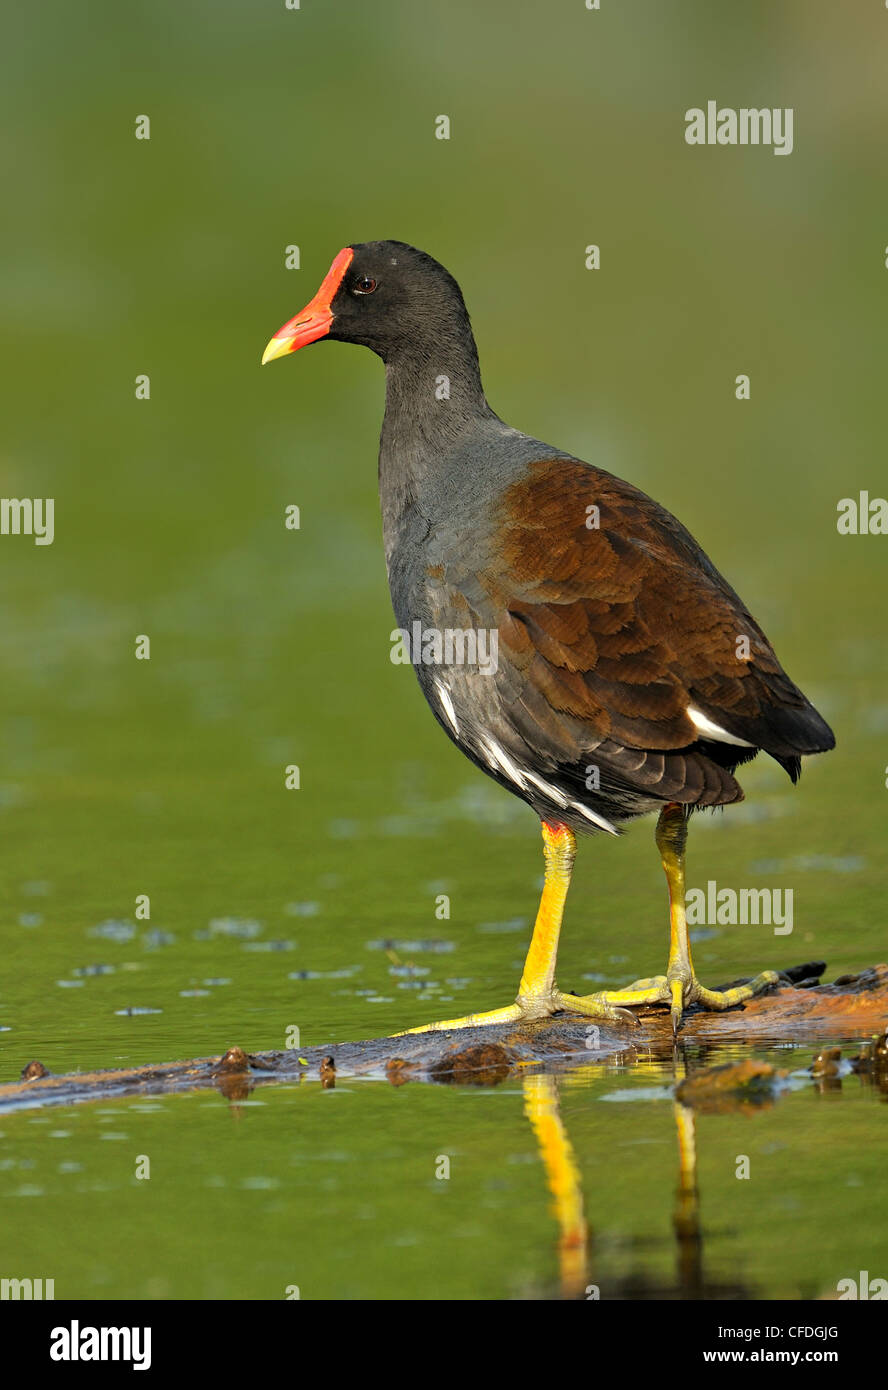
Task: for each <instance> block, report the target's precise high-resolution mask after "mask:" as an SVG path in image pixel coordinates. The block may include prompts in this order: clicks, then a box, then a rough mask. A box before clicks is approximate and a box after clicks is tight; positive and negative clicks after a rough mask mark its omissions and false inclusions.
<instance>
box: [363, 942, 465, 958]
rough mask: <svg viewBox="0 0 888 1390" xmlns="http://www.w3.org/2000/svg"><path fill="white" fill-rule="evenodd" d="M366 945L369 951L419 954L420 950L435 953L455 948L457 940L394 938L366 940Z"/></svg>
mask: <svg viewBox="0 0 888 1390" xmlns="http://www.w3.org/2000/svg"><path fill="white" fill-rule="evenodd" d="M364 944H365V946H366V948H367V950H368V951H404V952H405V953H407V954H418V953H419V952H420V951H431V952H433V953H435V954H439V955H440V954H443V953H444V952H446V951H453V950H454V949H455V942H453V941H442V940H439V939H431V940H429V941H396V940H394V938H392V939H388V940H383V941H366V942H365V943H364Z"/></svg>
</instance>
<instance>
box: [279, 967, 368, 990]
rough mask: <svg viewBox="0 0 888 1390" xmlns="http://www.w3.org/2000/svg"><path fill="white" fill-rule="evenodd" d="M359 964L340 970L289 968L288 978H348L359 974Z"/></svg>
mask: <svg viewBox="0 0 888 1390" xmlns="http://www.w3.org/2000/svg"><path fill="white" fill-rule="evenodd" d="M361 968H362V967H361V966H360V965H347V966H345V967H343V969H341V970H291V971H290V973H289V974H288V976H287V979H288V980H350V979H351V978H352V976H353V975H358V974H360V971H361ZM349 992H350V991H349Z"/></svg>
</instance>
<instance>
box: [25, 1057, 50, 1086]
mask: <svg viewBox="0 0 888 1390" xmlns="http://www.w3.org/2000/svg"><path fill="white" fill-rule="evenodd" d="M42 1076H49V1068H48V1067H45V1066H44V1065H43V1063H42V1062H38V1061H37V1060H36V1058H35V1060H34V1061H33V1062H29V1063H28V1065H27V1066H26V1067H22V1081H39V1080H40V1078H41V1077H42Z"/></svg>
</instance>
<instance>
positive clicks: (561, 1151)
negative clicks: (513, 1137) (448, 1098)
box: [523, 1075, 589, 1298]
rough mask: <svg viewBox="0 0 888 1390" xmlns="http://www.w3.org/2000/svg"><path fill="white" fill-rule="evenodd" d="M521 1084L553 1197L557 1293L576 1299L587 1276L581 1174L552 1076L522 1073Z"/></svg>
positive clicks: (528, 1115) (585, 1229)
mask: <svg viewBox="0 0 888 1390" xmlns="http://www.w3.org/2000/svg"><path fill="white" fill-rule="evenodd" d="M523 1086H524V1113H525V1115H526V1116H527V1118H528V1120H529V1121H530V1124H531V1127H532V1129H533V1132H534V1134H535V1136H536V1141H537V1144H538V1145H539V1152H540V1158H541V1159H542V1161H543V1167H544V1168H545V1170H546V1181H547V1183H548V1184H549V1191H550V1192H551V1193H552V1197H553V1199H554V1201H553V1211H554V1214H555V1218H556V1220H557V1222H558V1231H559V1236H558V1265H559V1272H560V1275H561V1292H562V1293H563V1295H564V1297H565V1298H579V1297H580V1296H581V1295H583V1294H584V1293H585V1291H586V1285H587V1283H588V1279H589V1263H588V1262H589V1251H588V1246H589V1233H588V1229H587V1226H586V1217H585V1214H584V1211H583V1188H582V1182H581V1179H580V1172H579V1169H578V1167H577V1163H576V1159H575V1158H574V1152H573V1149H572V1148H571V1143H570V1140H569V1138H568V1137H567V1130H566V1129H565V1128H564V1125H563V1123H562V1121H561V1114H560V1111H559V1108H558V1083H557V1081H556V1080H555V1078H554V1077H553V1076H544V1075H536V1076H526V1077H525V1078H524V1082H523Z"/></svg>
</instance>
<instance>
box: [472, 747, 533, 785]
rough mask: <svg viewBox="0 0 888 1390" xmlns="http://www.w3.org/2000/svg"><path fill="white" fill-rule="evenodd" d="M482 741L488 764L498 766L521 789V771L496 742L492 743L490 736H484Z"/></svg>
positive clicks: (522, 780) (522, 782) (522, 778)
mask: <svg viewBox="0 0 888 1390" xmlns="http://www.w3.org/2000/svg"><path fill="white" fill-rule="evenodd" d="M482 742H483V744H484V750H485V752H486V753H487V761H488V762H489V763H490V766H491V767H498V768H499V770H500V772H504V773H505V774H506V776H507V777H508V778H509V780H510V781H512V782H514V783H515V785H516V786H518V787H520V788H521V790H522V791H523V790H524V776H523V774H522V773H520V772H519V771H518V769H517V767H516V766H515V764H514V763H513V762H512V761H511V759H510V758H509V757H508V756H507V754H506V753H505V752H504V751H503V749H502V748H500V747H499V745H498V744H496V743H494V741H493V739H492V738H485V739H483V740H482Z"/></svg>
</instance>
